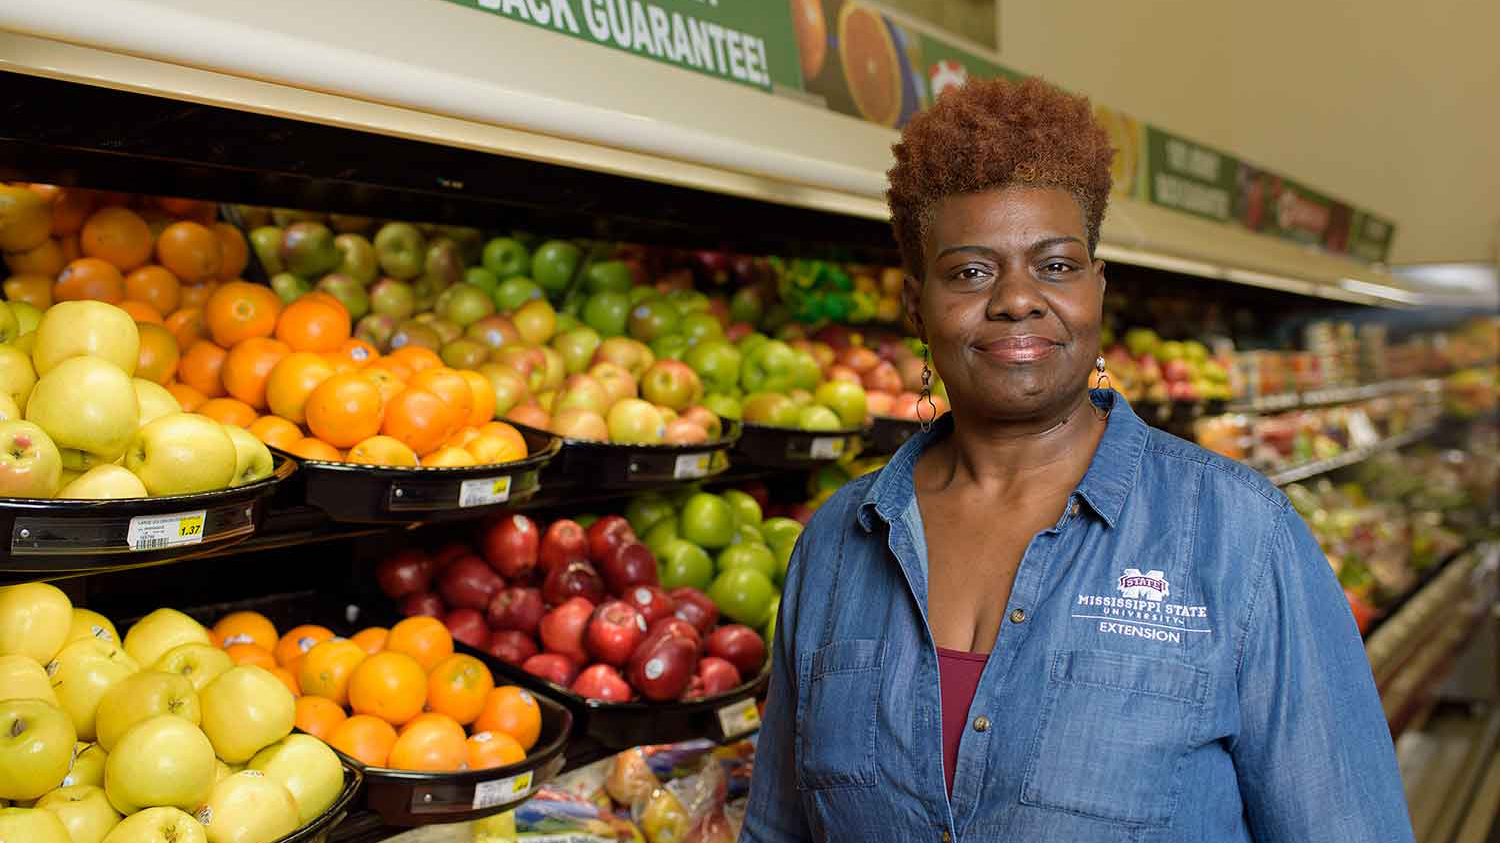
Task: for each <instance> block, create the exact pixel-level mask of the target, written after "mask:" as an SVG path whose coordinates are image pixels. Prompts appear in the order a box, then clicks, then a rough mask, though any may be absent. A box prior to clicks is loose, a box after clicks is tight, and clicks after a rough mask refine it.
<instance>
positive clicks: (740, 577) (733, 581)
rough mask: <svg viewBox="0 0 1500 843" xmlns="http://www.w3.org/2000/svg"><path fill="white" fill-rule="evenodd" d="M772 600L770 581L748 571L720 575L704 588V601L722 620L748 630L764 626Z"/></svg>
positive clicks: (765, 577)
mask: <svg viewBox="0 0 1500 843" xmlns="http://www.w3.org/2000/svg"><path fill="white" fill-rule="evenodd" d="M775 596H776V586H775V585H774V584H772V582H771V578H770V577H768V576H766V575H765V574H763V573H761V572H760V571H758V570H756V569H755V568H752V567H741V568H730V569H729V570H726V571H721V572H720V573H719V575H718V576H717V577H715V578H714V581H713V583H712V584H711V585H709V587H708V598H709V599H710V600H712V601H714V605H715V606H718V607H719V611H720V612H722V613H723V614H724V616H725V617H727V618H729V619H730V620H732V621H734V622H735V623H742V624H744V625H745V626H748V627H752V628H757V627H760V626H761V625H763V624H764V623H765V622H766V616H767V615H768V614H769V613H770V610H771V599H772V598H773V597H775Z"/></svg>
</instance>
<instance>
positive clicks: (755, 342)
mask: <svg viewBox="0 0 1500 843" xmlns="http://www.w3.org/2000/svg"><path fill="white" fill-rule="evenodd" d="M770 341H771V338H770V337H768V336H766V335H765V334H762V333H760V332H756V333H752V334H746V335H745V336H743V337H741V338H740V341H739V342H737V343H735V347H736V348H738V349H739V350H740V354H749V353H750V352H752V351H754V350H756V349H757V348H760V347H761V346H763V345H765V344H766V343H768V342H770Z"/></svg>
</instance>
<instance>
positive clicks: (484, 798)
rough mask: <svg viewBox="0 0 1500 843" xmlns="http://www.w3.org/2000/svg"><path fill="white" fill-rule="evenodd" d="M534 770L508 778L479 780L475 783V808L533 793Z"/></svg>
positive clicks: (509, 800)
mask: <svg viewBox="0 0 1500 843" xmlns="http://www.w3.org/2000/svg"><path fill="white" fill-rule="evenodd" d="M531 774H532V771H531V770H527V771H526V772H524V773H518V774H516V775H514V776H511V777H510V778H508V779H496V780H494V781H488V782H479V783H478V784H476V785H474V810H476V811H477V810H479V809H480V808H490V807H493V806H495V805H504V804H505V803H507V802H515V801H516V800H518V799H524V798H526V796H527V795H529V794H530V793H531V780H532V775H531Z"/></svg>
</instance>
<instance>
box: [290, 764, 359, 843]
mask: <svg viewBox="0 0 1500 843" xmlns="http://www.w3.org/2000/svg"><path fill="white" fill-rule="evenodd" d="M334 752H335V754H338V753H337V750H335V751H334ZM339 761H340V762H341V763H342V764H343V765H344V789H343V790H341V791H339V795H338V798H336V799H334V800H333V804H332V805H329V806H328V810H326V811H324V812H323V813H321V814H319V815H317V816H316V817H313V818H312V820H311V821H310V822H308V824H307V825H304V826H302V827H301V828H299V829H297V830H296V831H294V832H292V833H291V834H288V835H287V836H285V837H280V838H277V839H276V841H275V843H324V841H326V840H327V839H328V833H329V832H331V831H333V829H334V827H335V826H337V825H338V824H339V823H341V822H343V821H344V817H347V816H348V815H349V803H350V802H353V801H354V797H355V796H356V795H358V794H359V789H360V787H361V785H363V784H364V782H365V775H364V773H362V772H360V769H359V764H358V763H357V762H353V761H351V760H350V759H348V758H345V757H343V756H342V755H340V756H339Z"/></svg>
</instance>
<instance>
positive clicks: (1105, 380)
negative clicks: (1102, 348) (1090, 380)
mask: <svg viewBox="0 0 1500 843" xmlns="http://www.w3.org/2000/svg"><path fill="white" fill-rule="evenodd" d="M1094 371H1096V372H1098V373H1099V377H1098V378H1096V379H1095V382H1094V388H1095V389H1110V390H1112V389H1114V388H1115V387H1114V384H1112V383H1110V381H1109V375H1108V374H1106V373H1105V371H1104V356H1103V355H1100V356H1098V357H1095V358H1094Z"/></svg>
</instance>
